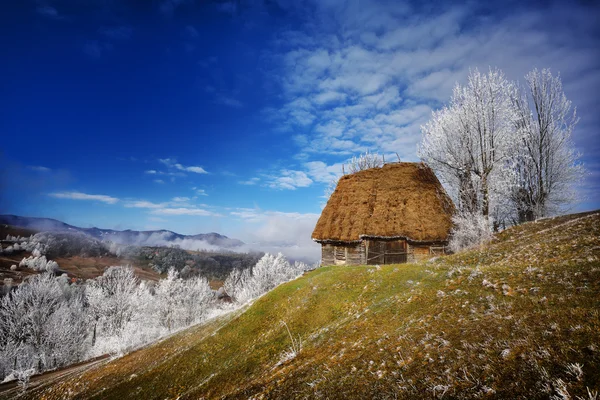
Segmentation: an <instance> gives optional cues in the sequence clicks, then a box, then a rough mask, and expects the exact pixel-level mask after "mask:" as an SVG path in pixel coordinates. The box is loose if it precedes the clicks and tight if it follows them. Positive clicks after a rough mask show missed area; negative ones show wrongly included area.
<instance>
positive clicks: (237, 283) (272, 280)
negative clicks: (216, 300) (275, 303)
mask: <svg viewBox="0 0 600 400" xmlns="http://www.w3.org/2000/svg"><path fill="white" fill-rule="evenodd" d="M308 269H309V267H308V266H307V265H306V264H304V263H301V262H295V263H294V264H291V263H290V262H289V261H288V260H286V258H285V257H284V256H283V254H281V253H279V254H277V256H274V255H272V254H265V255H264V256H263V257H262V258H261V259H260V260H259V261H258V263H256V265H255V266H254V267H253V268H251V269H246V270H244V271H240V270H238V269H236V270H233V271H232V272H231V274H230V275H229V276H228V277H227V279H226V280H225V283H224V285H223V287H224V289H225V292H226V293H227V294H228V295H229V296H231V297H232V298H233V299H234V300H235V301H236V302H237V303H240V304H243V303H246V302H248V301H250V300H252V299H255V298H257V297H259V296H260V295H262V294H264V293H266V292H268V291H269V290H272V289H273V288H275V287H276V286H277V285H279V284H281V283H284V282H287V281H289V280H292V279H294V278H297V277H298V276H300V275H302V273H304V271H306V270H308Z"/></svg>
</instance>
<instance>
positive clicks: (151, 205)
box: [124, 200, 165, 208]
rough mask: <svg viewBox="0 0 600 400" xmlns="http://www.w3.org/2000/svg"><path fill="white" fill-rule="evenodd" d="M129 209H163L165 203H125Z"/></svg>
mask: <svg viewBox="0 0 600 400" xmlns="http://www.w3.org/2000/svg"><path fill="white" fill-rule="evenodd" d="M124 205H125V207H127V208H161V207H164V206H165V204H164V203H153V202H151V201H146V200H129V201H127V202H125V204H124Z"/></svg>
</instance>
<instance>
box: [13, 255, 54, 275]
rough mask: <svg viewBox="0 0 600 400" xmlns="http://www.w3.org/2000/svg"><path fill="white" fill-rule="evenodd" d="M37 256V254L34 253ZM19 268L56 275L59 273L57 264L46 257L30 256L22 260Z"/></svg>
mask: <svg viewBox="0 0 600 400" xmlns="http://www.w3.org/2000/svg"><path fill="white" fill-rule="evenodd" d="M35 254H39V252H37V253H35ZM19 267H27V268H30V269H33V270H34V271H40V272H51V273H56V272H58V271H59V267H58V263H57V262H56V261H53V260H47V259H46V256H30V257H27V258H23V259H22V260H21V262H20V263H19Z"/></svg>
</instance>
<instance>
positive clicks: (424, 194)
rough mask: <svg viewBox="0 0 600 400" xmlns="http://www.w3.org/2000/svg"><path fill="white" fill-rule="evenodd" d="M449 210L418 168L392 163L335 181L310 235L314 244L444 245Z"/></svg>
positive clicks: (435, 184)
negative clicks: (376, 240) (385, 241)
mask: <svg viewBox="0 0 600 400" xmlns="http://www.w3.org/2000/svg"><path fill="white" fill-rule="evenodd" d="M453 211H454V205H453V204H452V201H451V200H450V198H449V197H448V195H447V194H446V192H445V191H444V189H443V187H442V185H441V184H440V182H439V181H438V179H437V178H436V176H435V174H434V173H433V171H432V170H431V169H430V168H429V167H428V166H426V165H425V164H423V163H405V162H403V163H391V164H385V165H384V166H383V167H381V168H371V169H367V170H364V171H360V172H357V173H355V174H352V175H345V176H343V177H342V178H340V180H339V182H338V184H337V187H336V188H335V191H334V192H333V194H332V195H331V197H330V198H329V201H328V202H327V205H326V206H325V209H324V210H323V213H322V214H321V217H320V218H319V221H318V222H317V226H316V227H315V230H314V232H313V234H312V238H313V240H315V241H317V242H328V241H333V242H336V241H342V242H351V241H358V240H360V239H361V238H363V237H381V238H390V239H391V238H407V239H409V240H411V241H414V242H439V241H446V240H448V235H449V233H450V229H451V226H452V220H451V218H452V213H453Z"/></svg>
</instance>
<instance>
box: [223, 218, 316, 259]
mask: <svg viewBox="0 0 600 400" xmlns="http://www.w3.org/2000/svg"><path fill="white" fill-rule="evenodd" d="M230 215H231V216H233V217H237V218H239V219H241V220H243V221H244V224H243V228H242V230H241V231H239V232H237V233H236V237H239V238H240V239H242V240H243V241H244V242H245V243H246V246H244V249H251V250H261V251H265V252H270V253H279V252H281V253H283V254H284V255H285V256H287V257H289V258H292V259H295V260H302V261H306V262H310V263H314V262H318V261H319V259H320V252H321V251H320V246H319V245H318V244H316V243H314V242H313V241H312V239H311V235H312V231H313V230H314V227H315V225H316V222H317V220H318V219H319V214H313V213H306V214H303V213H297V212H281V211H262V210H260V209H250V208H240V209H237V210H235V211H232V212H231V213H230Z"/></svg>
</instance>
